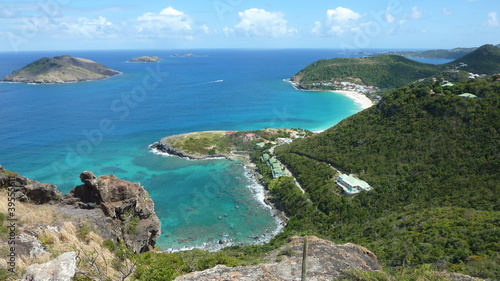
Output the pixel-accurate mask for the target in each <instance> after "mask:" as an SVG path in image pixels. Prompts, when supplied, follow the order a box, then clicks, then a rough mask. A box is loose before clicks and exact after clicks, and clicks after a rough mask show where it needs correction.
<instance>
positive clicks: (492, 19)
mask: <svg viewBox="0 0 500 281" xmlns="http://www.w3.org/2000/svg"><path fill="white" fill-rule="evenodd" d="M486 25H488V26H500V24H499V23H498V17H497V13H496V12H491V13H489V14H488V22H487V23H486Z"/></svg>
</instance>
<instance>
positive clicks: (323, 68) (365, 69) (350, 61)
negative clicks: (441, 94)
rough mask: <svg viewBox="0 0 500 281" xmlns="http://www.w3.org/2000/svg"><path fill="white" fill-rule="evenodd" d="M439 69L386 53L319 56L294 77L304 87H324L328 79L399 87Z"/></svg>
mask: <svg viewBox="0 0 500 281" xmlns="http://www.w3.org/2000/svg"><path fill="white" fill-rule="evenodd" d="M437 71H438V69H437V67H436V66H434V65H431V64H425V63H420V62H416V61H413V60H410V59H407V58H404V57H401V56H393V55H385V56H376V57H366V58H334V59H329V60H325V59H323V60H319V61H316V62H314V63H312V64H310V65H308V66H307V67H306V68H304V69H303V70H301V71H299V72H298V73H297V74H295V75H294V76H293V77H292V78H291V80H292V81H293V82H294V83H296V84H297V85H298V86H299V88H302V89H321V88H323V87H322V86H324V85H322V84H324V83H325V82H333V83H335V81H337V82H338V81H347V82H351V83H356V84H361V85H366V86H375V87H379V88H396V87H401V86H404V85H406V84H408V83H411V82H413V81H415V80H418V79H420V78H424V77H429V76H432V75H434V74H435V73H436V72H437Z"/></svg>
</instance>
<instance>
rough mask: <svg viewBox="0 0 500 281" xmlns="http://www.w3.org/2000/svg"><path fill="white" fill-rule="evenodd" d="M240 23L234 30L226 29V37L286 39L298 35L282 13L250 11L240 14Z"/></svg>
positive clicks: (262, 10)
mask: <svg viewBox="0 0 500 281" xmlns="http://www.w3.org/2000/svg"><path fill="white" fill-rule="evenodd" d="M238 16H239V18H240V22H239V23H238V24H236V25H235V26H234V28H227V27H226V28H224V29H223V31H224V33H225V34H226V35H232V34H236V35H242V36H249V37H250V36H252V37H285V36H291V35H294V34H295V33H297V30H296V29H294V28H289V27H288V25H287V21H286V20H285V18H284V17H285V15H284V14H283V13H281V12H268V11H266V10H264V9H256V8H252V9H248V10H246V11H243V12H239V13H238Z"/></svg>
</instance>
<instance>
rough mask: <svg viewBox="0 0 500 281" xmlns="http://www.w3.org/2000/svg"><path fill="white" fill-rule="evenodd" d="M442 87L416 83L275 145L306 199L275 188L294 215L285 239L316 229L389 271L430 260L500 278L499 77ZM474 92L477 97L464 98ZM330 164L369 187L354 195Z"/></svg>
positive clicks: (278, 184)
mask: <svg viewBox="0 0 500 281" xmlns="http://www.w3.org/2000/svg"><path fill="white" fill-rule="evenodd" d="M497 77H498V76H496V77H488V78H483V79H475V80H470V81H467V82H462V83H456V84H455V86H453V87H447V88H445V90H444V91H443V88H441V87H440V86H439V85H437V84H436V85H434V86H432V90H433V91H432V92H431V87H429V86H424V85H410V86H406V87H404V88H400V89H397V90H395V91H393V92H391V93H390V94H388V95H386V96H384V97H383V98H382V100H381V102H380V103H379V104H378V106H376V107H371V108H369V109H367V110H364V111H362V112H360V113H358V114H356V115H354V116H352V117H349V118H347V119H345V120H343V121H342V122H341V123H339V124H338V125H336V126H335V127H332V128H330V129H328V130H327V131H325V132H323V133H321V134H318V135H316V136H314V137H312V138H310V139H304V140H297V141H294V142H293V143H292V144H291V145H287V146H281V147H278V148H277V149H276V154H277V156H278V159H280V160H281V161H282V162H283V163H286V164H287V166H288V168H289V169H290V170H291V171H292V173H293V175H294V176H295V177H296V178H297V180H298V181H299V183H300V184H301V186H302V188H303V189H304V190H305V191H306V194H305V195H301V194H300V192H297V188H296V187H295V186H294V185H293V182H291V181H290V180H288V179H286V178H283V179H279V180H274V181H272V182H271V183H270V187H271V191H272V192H273V193H274V194H277V196H278V197H280V198H282V202H283V205H284V207H285V209H286V210H287V211H288V213H289V214H290V215H291V216H293V217H292V219H291V221H290V224H289V227H288V228H287V229H286V231H287V232H288V233H304V232H305V233H307V232H314V233H317V234H320V235H323V236H325V237H328V238H329V239H332V240H333V241H336V242H353V243H359V244H361V245H364V246H367V247H369V248H370V249H371V250H373V251H374V252H375V254H376V255H377V256H378V257H379V258H380V259H381V260H382V262H384V263H385V264H386V265H388V266H403V265H406V266H413V265H419V264H424V263H430V264H433V265H434V266H435V267H438V268H443V269H447V270H451V271H461V272H463V273H468V274H472V275H475V276H479V277H488V278H499V277H500V266H498V265H499V263H500V254H499V251H500V177H499V175H500V173H499V172H498V171H500V157H499V155H500V146H499V143H500V81H495V79H496V78H497ZM465 92H468V93H474V94H475V95H477V98H464V97H460V96H458V95H459V94H462V93H465ZM330 165H332V166H335V167H338V168H340V169H342V170H344V171H345V172H348V173H356V174H358V176H359V177H360V178H361V179H363V180H366V181H367V182H368V183H370V185H371V186H372V187H373V190H372V191H368V192H366V191H365V192H361V193H360V194H358V195H356V196H354V197H348V196H346V195H344V194H342V190H341V189H340V188H339V187H337V186H336V185H335V183H334V182H335V177H336V172H335V171H334V170H333V169H332V168H331V167H330Z"/></svg>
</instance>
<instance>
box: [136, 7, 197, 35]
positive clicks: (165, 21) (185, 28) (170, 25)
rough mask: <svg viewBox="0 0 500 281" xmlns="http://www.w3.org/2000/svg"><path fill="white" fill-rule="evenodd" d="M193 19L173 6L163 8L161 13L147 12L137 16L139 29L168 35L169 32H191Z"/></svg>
mask: <svg viewBox="0 0 500 281" xmlns="http://www.w3.org/2000/svg"><path fill="white" fill-rule="evenodd" d="M191 25H192V20H191V18H190V17H189V16H188V15H186V14H185V13H184V12H182V11H178V10H176V9H174V8H172V7H168V8H165V9H163V10H162V11H161V12H159V13H145V14H143V15H142V16H139V17H137V31H139V32H144V33H152V34H155V35H160V36H167V35H168V34H169V33H176V34H179V33H183V34H189V33H190V32H191V31H192V30H193V28H192V26H191Z"/></svg>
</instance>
